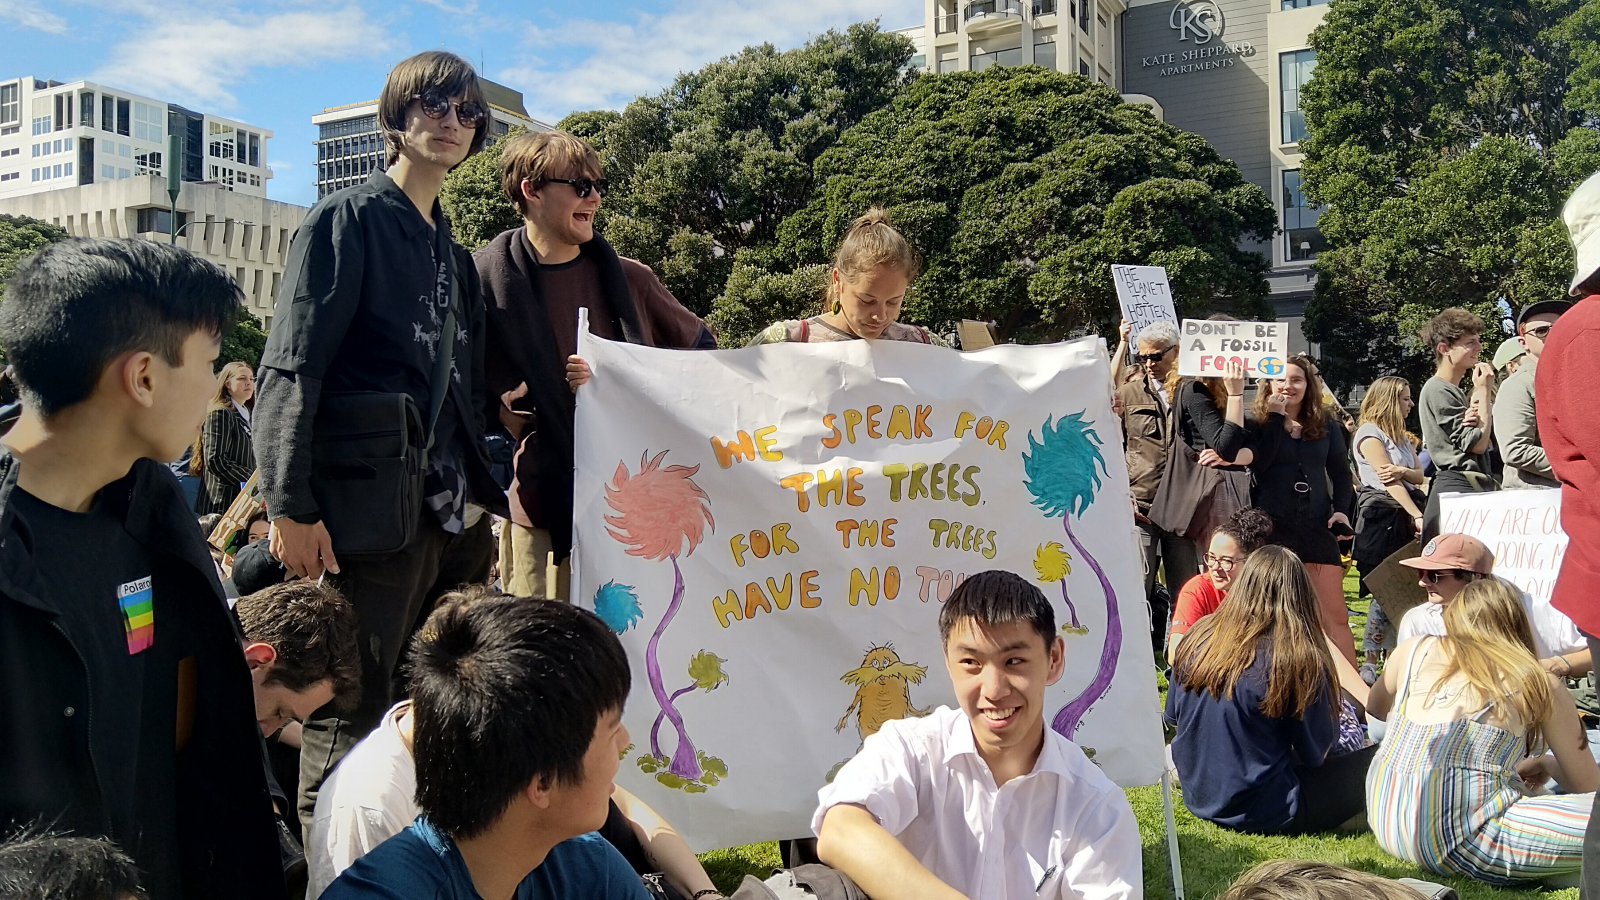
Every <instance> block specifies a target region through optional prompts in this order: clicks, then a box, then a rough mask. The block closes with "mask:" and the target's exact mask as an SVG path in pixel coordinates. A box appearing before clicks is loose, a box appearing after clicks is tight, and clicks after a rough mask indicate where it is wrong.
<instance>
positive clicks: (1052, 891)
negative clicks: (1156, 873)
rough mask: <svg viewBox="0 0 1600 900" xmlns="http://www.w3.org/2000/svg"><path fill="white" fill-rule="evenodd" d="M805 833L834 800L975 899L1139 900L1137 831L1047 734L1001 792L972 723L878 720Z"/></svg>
mask: <svg viewBox="0 0 1600 900" xmlns="http://www.w3.org/2000/svg"><path fill="white" fill-rule="evenodd" d="M817 803H818V805H817V811H816V813H815V814H814V815H813V816H812V818H811V830H812V832H813V833H817V834H820V833H821V829H822V819H823V816H825V815H826V814H827V812H828V810H829V809H830V808H831V807H833V806H836V805H838V804H840V803H854V804H858V805H860V806H862V807H864V808H865V809H866V810H867V811H868V812H870V813H872V816H873V818H875V819H877V820H878V824H880V825H882V826H883V828H884V830H886V831H888V832H889V833H890V834H892V835H894V836H895V837H896V838H897V839H898V840H899V841H900V843H901V844H902V845H903V846H904V847H905V848H906V849H907V850H909V851H910V852H911V855H912V856H914V857H916V858H917V861H918V862H920V863H922V865H923V866H925V867H927V869H928V871H930V872H932V873H933V874H934V875H935V876H937V877H938V878H939V880H940V881H943V882H944V883H945V884H947V885H949V886H950V887H952V888H954V889H956V890H958V891H960V892H961V893H963V894H965V895H967V896H968V897H970V898H972V900H1022V898H1028V897H1044V898H1061V900H1066V898H1082V900H1141V898H1142V897H1143V896H1144V867H1143V862H1142V860H1141V857H1140V851H1139V826H1138V823H1137V822H1136V821H1135V820H1134V817H1133V808H1132V807H1130V806H1129V805H1128V799H1127V796H1126V795H1124V794H1123V792H1122V789H1121V788H1119V787H1117V786H1116V785H1115V784H1113V783H1112V781H1111V779H1109V778H1107V777H1106V776H1105V773H1103V772H1101V771H1100V769H1099V768H1098V767H1097V766H1095V764H1094V763H1092V762H1090V761H1089V759H1088V757H1086V756H1084V755H1083V751H1082V750H1079V749H1078V747H1077V745H1076V744H1074V743H1072V742H1071V741H1069V740H1067V739H1066V738H1064V737H1062V736H1061V735H1059V734H1057V733H1055V732H1054V731H1051V730H1050V729H1048V728H1046V729H1045V741H1044V748H1043V749H1042V750H1041V751H1040V753H1039V760H1038V762H1036V763H1035V764H1034V767H1033V771H1032V772H1029V773H1028V774H1027V775H1023V776H1021V777H1019V778H1013V779H1012V780H1010V781H1008V782H1006V783H1005V784H1004V785H1001V786H999V787H996V786H995V783H994V775H993V774H992V773H991V772H990V771H989V766H988V764H987V763H985V762H984V761H983V758H982V757H980V756H979V755H978V748H977V745H976V743H975V742H974V740H973V737H972V725H971V723H970V722H968V721H967V717H966V714H965V713H963V712H962V711H961V710H959V709H951V708H950V707H948V706H941V707H939V708H938V709H936V710H934V711H933V713H931V714H930V715H928V716H927V717H926V718H920V719H902V720H898V721H891V722H886V723H885V724H884V726H883V728H882V730H880V731H879V732H878V733H877V734H874V735H873V736H871V737H869V738H867V740H866V743H865V745H864V746H863V747H862V748H861V752H859V753H857V754H856V756H855V758H854V759H852V760H850V762H848V763H846V764H845V766H844V768H842V769H840V770H839V774H838V775H837V776H835V778H834V780H833V783H832V784H830V785H828V786H826V787H824V788H823V789H822V790H820V791H818V792H817Z"/></svg>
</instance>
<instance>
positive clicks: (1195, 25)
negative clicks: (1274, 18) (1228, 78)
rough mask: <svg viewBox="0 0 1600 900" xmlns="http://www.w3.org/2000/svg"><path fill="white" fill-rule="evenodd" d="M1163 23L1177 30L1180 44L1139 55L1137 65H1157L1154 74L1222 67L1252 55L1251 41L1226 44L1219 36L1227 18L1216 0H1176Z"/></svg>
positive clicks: (1253, 46) (1152, 66) (1148, 66)
mask: <svg viewBox="0 0 1600 900" xmlns="http://www.w3.org/2000/svg"><path fill="white" fill-rule="evenodd" d="M1167 24H1168V25H1169V26H1170V27H1171V28H1172V30H1173V31H1176V32H1177V33H1178V42H1179V43H1180V44H1182V45H1183V48H1182V49H1178V50H1173V51H1172V52H1170V53H1152V54H1150V55H1148V56H1142V57H1140V58H1139V65H1140V67H1142V68H1146V69H1150V68H1159V69H1160V71H1159V72H1158V73H1157V74H1158V75H1160V77H1162V78H1166V77H1168V76H1171V75H1188V74H1192V73H1198V72H1211V71H1215V70H1217V69H1226V68H1229V67H1230V66H1232V65H1234V63H1235V61H1236V60H1237V58H1238V57H1241V56H1254V55H1255V52H1256V48H1255V45H1254V44H1251V43H1249V42H1248V41H1246V42H1241V43H1237V44H1229V43H1228V42H1227V41H1225V40H1224V39H1223V37H1222V33H1223V31H1224V30H1225V29H1226V28H1227V24H1228V22H1227V17H1226V16H1225V15H1223V12H1222V7H1221V6H1219V5H1218V4H1217V2H1216V0H1179V2H1178V3H1175V4H1173V6H1172V13H1171V15H1169V16H1168V17H1167Z"/></svg>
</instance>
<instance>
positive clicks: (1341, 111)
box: [1301, 0, 1600, 388]
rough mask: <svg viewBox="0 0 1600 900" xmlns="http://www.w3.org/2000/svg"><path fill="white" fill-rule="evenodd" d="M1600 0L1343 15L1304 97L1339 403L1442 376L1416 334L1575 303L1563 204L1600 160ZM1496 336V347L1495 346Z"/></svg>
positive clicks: (1389, 6)
mask: <svg viewBox="0 0 1600 900" xmlns="http://www.w3.org/2000/svg"><path fill="white" fill-rule="evenodd" d="M1597 10H1600V4H1597V3H1595V2H1594V0H1588V2H1583V0H1531V2H1530V0H1335V2H1334V3H1332V4H1331V5H1330V6H1329V8H1328V13H1327V15H1326V17H1325V18H1324V19H1323V22H1322V25H1321V26H1320V27H1318V28H1317V29H1316V31H1315V32H1314V33H1313V34H1312V36H1311V44H1312V47H1313V48H1315V50H1316V52H1317V69H1316V73H1315V75H1314V76H1313V77H1312V79H1311V81H1310V83H1309V84H1308V85H1307V86H1306V87H1305V89H1304V91H1303V93H1302V95H1301V106H1302V108H1303V109H1304V111H1305V115H1306V123H1307V128H1308V130H1309V131H1310V137H1309V138H1308V139H1307V140H1305V141H1304V142H1302V144H1301V149H1302V150H1304V151H1305V154H1306V157H1305V161H1304V163H1303V166H1302V169H1301V171H1302V174H1303V176H1304V179H1305V182H1304V183H1305V190H1306V193H1307V195H1308V198H1309V199H1310V200H1311V201H1312V202H1315V203H1318V204H1321V205H1323V206H1324V207H1325V209H1324V212H1323V215H1322V218H1321V221H1320V222H1319V227H1320V228H1321V229H1322V232H1323V234H1324V236H1326V237H1327V239H1328V241H1329V242H1330V243H1331V244H1332V247H1333V249H1331V250H1327V251H1324V252H1323V253H1321V254H1320V255H1319V257H1318V259H1317V263H1316V266H1317V271H1318V274H1319V277H1318V282H1317V287H1316V292H1315V296H1314V297H1313V299H1312V300H1311V302H1310V303H1309V304H1308V305H1307V308H1306V333H1307V335H1308V336H1309V337H1310V338H1311V339H1312V340H1313V341H1317V342H1319V343H1320V344H1321V345H1322V353H1323V366H1324V372H1325V374H1326V375H1327V377H1328V380H1329V381H1330V382H1331V383H1333V385H1334V386H1335V387H1336V388H1345V387H1349V386H1351V385H1353V384H1364V383H1366V382H1368V381H1370V380H1372V379H1373V378H1375V377H1377V376H1379V375H1383V374H1388V373H1392V372H1400V373H1403V374H1406V375H1409V376H1411V377H1412V378H1414V379H1415V378H1419V377H1425V375H1426V373H1427V372H1429V371H1431V359H1432V357H1431V354H1430V353H1429V351H1428V348H1426V347H1423V346H1421V344H1420V341H1419V339H1418V338H1417V330H1418V328H1419V327H1420V326H1421V324H1423V323H1425V322H1426V321H1427V320H1428V319H1429V318H1430V317H1432V316H1433V315H1434V314H1435V313H1436V312H1438V311H1439V310H1440V309H1443V308H1444V307H1447V306H1464V307H1467V308H1469V309H1472V310H1474V311H1476V312H1478V313H1479V314H1480V315H1482V316H1483V317H1484V318H1485V320H1486V321H1489V322H1491V323H1497V322H1498V321H1499V320H1500V319H1501V317H1502V311H1501V310H1500V308H1499V305H1500V303H1501V302H1504V303H1505V304H1507V305H1509V306H1510V307H1511V310H1512V311H1513V312H1515V311H1516V310H1519V309H1521V308H1522V307H1524V306H1526V305H1527V304H1530V303H1535V302H1538V301H1540V300H1545V299H1550V298H1555V297H1561V296H1563V295H1564V294H1565V287H1566V280H1567V279H1568V278H1569V277H1570V275H1571V265H1572V256H1571V250H1570V248H1569V246H1568V244H1567V241H1566V235H1565V231H1564V229H1563V228H1562V226H1561V223H1560V221H1559V212H1560V208H1561V204H1562V202H1563V200H1564V199H1565V197H1566V196H1567V195H1568V194H1569V193H1570V192H1571V190H1572V188H1573V187H1574V186H1576V185H1577V183H1578V182H1580V181H1581V180H1582V179H1583V178H1584V177H1587V176H1588V175H1589V174H1591V173H1593V172H1594V171H1595V168H1596V165H1597V163H1600V133H1597V132H1595V131H1594V130H1593V129H1591V128H1590V127H1588V125H1589V123H1590V122H1591V121H1592V117H1593V116H1594V114H1595V113H1596V112H1600V96H1597V93H1600V90H1597V86H1596V84H1595V79H1594V75H1595V73H1596V70H1597V69H1600V56H1597V54H1596V52H1595V46H1596V43H1595V38H1596V34H1597V32H1600V11H1597ZM1500 337H1501V335H1500V333H1499V330H1498V329H1497V328H1493V327H1491V333H1490V334H1486V335H1485V344H1486V345H1487V346H1488V347H1490V348H1491V349H1492V348H1493V347H1494V346H1495V345H1496V344H1497V343H1498V342H1499V339H1500Z"/></svg>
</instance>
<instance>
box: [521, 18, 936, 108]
mask: <svg viewBox="0 0 1600 900" xmlns="http://www.w3.org/2000/svg"><path fill="white" fill-rule="evenodd" d="M922 11H923V3H922V0H802V2H799V3H769V2H757V3H752V2H749V0H679V2H677V3H674V4H673V5H672V7H671V8H670V9H669V10H668V11H667V12H663V13H658V14H649V13H638V14H636V15H635V16H634V17H633V18H632V20H631V21H610V22H607V21H596V20H590V19H571V20H567V21H564V22H559V23H554V24H550V25H545V26H539V25H529V26H527V28H526V31H525V33H524V49H525V52H524V55H523V58H522V60H521V61H520V62H519V63H518V64H517V65H513V66H509V67H507V68H504V69H502V70H500V71H498V72H497V73H495V74H494V75H493V76H491V77H493V78H495V80H497V81H503V82H505V83H506V84H509V85H511V86H513V87H516V88H518V89H520V90H521V91H523V93H524V95H525V97H526V100H527V105H528V108H529V109H530V110H531V111H532V112H533V114H534V116H535V117H537V118H540V119H544V120H545V121H548V122H554V121H556V120H557V119H559V118H561V117H562V116H564V115H566V114H567V113H568V112H571V111H573V110H581V109H616V108H620V107H622V106H625V105H626V104H627V103H628V101H630V100H632V99H633V98H634V97H637V96H639V95H641V94H651V93H656V92H658V91H660V90H661V89H662V88H664V87H666V86H667V85H669V84H670V83H671V82H672V79H673V78H674V77H676V76H677V75H678V73H680V72H686V71H692V70H694V69H698V68H700V67H701V66H703V65H705V64H706V63H708V62H711V61H713V60H716V59H720V58H721V57H723V56H727V55H728V54H730V53H736V52H738V51H739V50H740V49H742V48H744V47H746V46H749V45H751V44H763V43H771V44H773V45H775V46H777V47H780V48H790V47H797V46H799V45H800V44H802V43H804V42H805V40H806V39H807V38H809V37H811V36H812V35H816V34H819V33H821V32H823V31H826V30H827V29H829V28H840V29H842V28H844V27H846V26H848V25H850V24H851V23H854V22H862V21H868V20H871V19H879V20H880V21H881V22H882V24H883V27H885V28H897V27H904V26H906V25H914V24H917V23H919V22H921V21H922ZM550 57H559V58H561V62H559V63H552V62H551V61H550V59H549V58H550Z"/></svg>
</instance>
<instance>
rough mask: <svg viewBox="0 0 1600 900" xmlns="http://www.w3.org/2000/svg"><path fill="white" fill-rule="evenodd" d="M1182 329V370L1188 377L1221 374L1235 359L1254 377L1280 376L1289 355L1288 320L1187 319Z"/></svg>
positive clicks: (1179, 361)
mask: <svg viewBox="0 0 1600 900" xmlns="http://www.w3.org/2000/svg"><path fill="white" fill-rule="evenodd" d="M1179 331H1180V333H1181V335H1182V336H1181V339H1180V342H1179V344H1178V374H1179V375H1182V376H1184V377H1185V378H1191V377H1193V378H1221V377H1222V372H1223V369H1225V368H1227V365H1228V363H1230V362H1235V361H1237V362H1238V363H1239V364H1240V365H1242V366H1244V371H1245V374H1246V375H1249V376H1250V377H1251V378H1277V377H1278V376H1280V375H1282V374H1283V364H1284V361H1285V360H1287V359H1288V358H1289V326H1288V325H1287V324H1286V323H1284V322H1226V321H1213V320H1211V319H1184V320H1183V326H1182V328H1180V329H1179Z"/></svg>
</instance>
